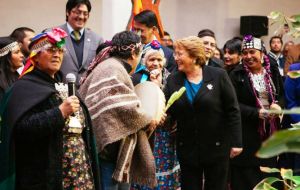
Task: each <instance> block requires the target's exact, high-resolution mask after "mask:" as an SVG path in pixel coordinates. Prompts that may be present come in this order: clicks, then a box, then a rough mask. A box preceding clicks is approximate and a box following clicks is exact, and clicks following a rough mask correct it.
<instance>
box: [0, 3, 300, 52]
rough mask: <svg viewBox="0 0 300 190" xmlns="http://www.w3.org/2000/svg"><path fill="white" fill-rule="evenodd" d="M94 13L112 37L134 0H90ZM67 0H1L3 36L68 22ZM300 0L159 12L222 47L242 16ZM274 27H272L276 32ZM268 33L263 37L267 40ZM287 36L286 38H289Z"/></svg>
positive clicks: (168, 24) (295, 9) (164, 6)
mask: <svg viewBox="0 0 300 190" xmlns="http://www.w3.org/2000/svg"><path fill="white" fill-rule="evenodd" d="M90 1H91V3H92V12H91V14H90V19H89V21H88V23H87V27H89V28H91V29H92V30H94V31H95V32H97V33H99V34H100V35H102V36H103V37H104V38H105V39H110V38H111V37H112V36H113V35H114V34H115V33H116V32H118V31H121V30H124V29H125V27H126V25H127V22H128V19H129V16H130V12H131V0H90ZM66 2H67V0H51V1H43V0H42V1H41V0H26V1H20V0H0V5H1V6H0V18H1V21H0V26H1V30H0V36H4V35H8V34H10V33H11V31H13V30H14V28H17V27H20V26H27V27H30V28H33V29H34V30H36V31H37V32H40V31H41V30H43V29H45V28H48V27H52V26H57V25H60V24H63V23H64V22H65V4H66ZM299 7H300V1H299V0H285V1H282V0H263V1H261V0H252V1H250V2H249V1H247V0H209V1H207V0H184V1H182V0H176V1H175V0H161V3H160V14H161V19H162V22H163V24H164V28H165V30H167V31H168V32H169V33H170V34H171V35H172V36H173V38H175V39H176V38H181V37H185V36H189V35H197V33H198V31H199V30H200V29H203V28H210V29H212V30H213V31H215V33H216V37H217V40H218V44H219V46H223V44H224V42H225V41H227V40H228V39H230V38H231V37H233V36H236V35H239V27H240V16H244V15H268V14H269V13H270V12H271V11H273V10H278V11H282V12H284V13H286V14H287V15H292V14H296V13H300V12H299ZM274 31H275V27H271V28H270V30H269V36H272V35H273V32H274ZM269 36H266V37H263V39H264V40H265V41H266V42H268V40H269ZM288 39H289V38H288V37H285V38H284V40H285V41H286V40H288Z"/></svg>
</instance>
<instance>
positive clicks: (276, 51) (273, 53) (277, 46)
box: [268, 36, 285, 76]
mask: <svg viewBox="0 0 300 190" xmlns="http://www.w3.org/2000/svg"><path fill="white" fill-rule="evenodd" d="M282 46H283V41H282V38H281V37H280V36H272V37H271V39H270V52H269V53H268V57H269V59H270V62H271V63H272V64H275V65H276V66H277V67H278V69H279V72H280V75H281V76H283V68H284V62H285V58H284V57H283V55H282V53H281V50H282Z"/></svg>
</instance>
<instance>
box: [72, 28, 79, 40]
mask: <svg viewBox="0 0 300 190" xmlns="http://www.w3.org/2000/svg"><path fill="white" fill-rule="evenodd" d="M73 36H74V40H76V41H78V40H80V32H78V31H76V30H74V31H73Z"/></svg>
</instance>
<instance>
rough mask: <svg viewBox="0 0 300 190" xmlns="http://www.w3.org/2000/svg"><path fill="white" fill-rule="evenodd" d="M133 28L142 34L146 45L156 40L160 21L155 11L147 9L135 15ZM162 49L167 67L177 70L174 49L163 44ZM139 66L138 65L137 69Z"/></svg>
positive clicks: (171, 70) (170, 69)
mask: <svg viewBox="0 0 300 190" xmlns="http://www.w3.org/2000/svg"><path fill="white" fill-rule="evenodd" d="M133 19H134V24H133V30H134V31H135V32H136V33H137V34H139V35H140V37H141V40H142V43H143V44H144V45H146V44H149V43H151V42H152V41H153V40H156V37H155V33H158V21H157V17H156V15H155V14H154V12H152V11H150V10H145V11H142V12H140V13H139V14H137V15H135V16H134V18H133ZM162 50H163V52H164V54H165V58H166V59H167V62H166V69H167V70H168V71H169V72H173V71H176V70H177V65H176V63H175V60H174V57H173V51H172V50H171V49H170V48H168V47H165V46H162ZM138 69H139V66H138V67H137V70H138Z"/></svg>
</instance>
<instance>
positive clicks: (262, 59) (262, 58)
mask: <svg viewBox="0 0 300 190" xmlns="http://www.w3.org/2000/svg"><path fill="white" fill-rule="evenodd" d="M260 62H261V64H263V63H264V56H262V57H261V60H260Z"/></svg>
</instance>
